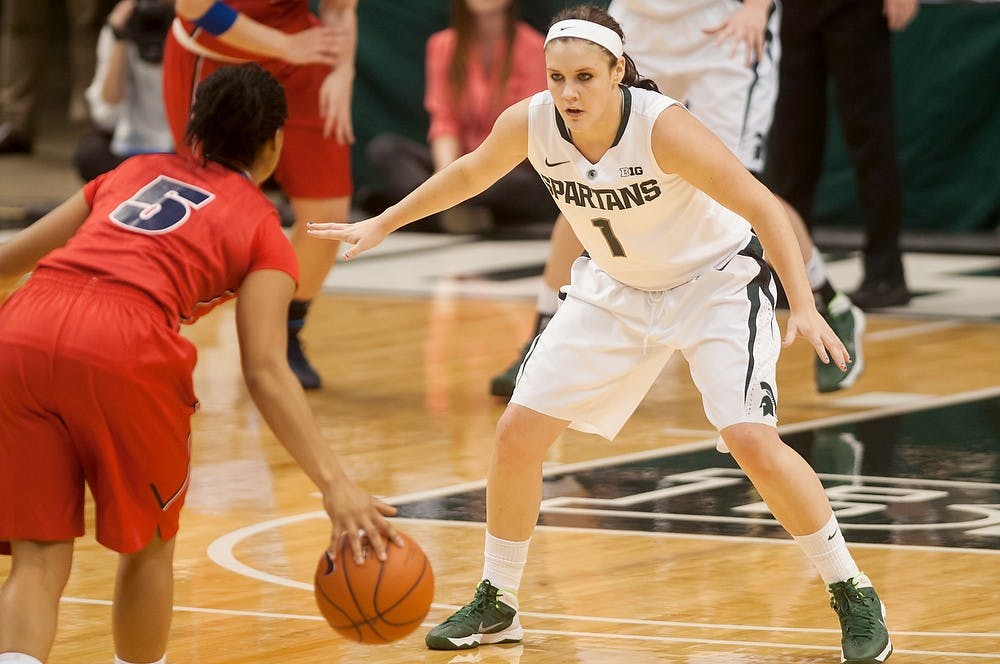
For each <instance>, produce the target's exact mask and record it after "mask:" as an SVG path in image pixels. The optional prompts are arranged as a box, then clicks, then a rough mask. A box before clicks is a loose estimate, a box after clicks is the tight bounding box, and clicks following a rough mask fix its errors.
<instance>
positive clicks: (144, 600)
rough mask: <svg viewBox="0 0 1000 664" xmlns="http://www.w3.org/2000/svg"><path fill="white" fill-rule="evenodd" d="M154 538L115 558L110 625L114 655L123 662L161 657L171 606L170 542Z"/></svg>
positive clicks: (172, 596) (172, 545) (171, 554)
mask: <svg viewBox="0 0 1000 664" xmlns="http://www.w3.org/2000/svg"><path fill="white" fill-rule="evenodd" d="M175 541H176V539H175V538H171V539H170V540H168V541H166V542H164V541H163V540H161V539H160V536H159V534H157V535H155V536H154V537H153V539H152V541H150V543H149V544H148V545H147V546H146V548H144V549H143V550H142V551H139V552H137V553H131V554H124V555H121V556H119V558H118V577H117V578H116V579H115V598H114V605H113V606H112V610H111V624H112V631H113V633H114V640H115V654H116V655H117V656H118V657H120V658H121V659H123V660H125V661H127V662H155V661H157V660H159V659H160V658H161V657H163V653H164V652H166V649H167V638H168V636H169V634H170V618H171V613H172V611H173V604H174V571H173V562H174V542H175Z"/></svg>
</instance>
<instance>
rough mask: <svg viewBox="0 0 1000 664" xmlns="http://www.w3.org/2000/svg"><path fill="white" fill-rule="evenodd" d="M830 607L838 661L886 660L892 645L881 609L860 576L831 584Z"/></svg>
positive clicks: (869, 585)
mask: <svg viewBox="0 0 1000 664" xmlns="http://www.w3.org/2000/svg"><path fill="white" fill-rule="evenodd" d="M828 590H829V591H830V606H832V607H833V610H834V611H836V612H837V617H838V618H840V631H841V632H842V633H843V637H842V638H841V640H840V661H841V662H849V663H851V664H878V663H879V662H884V661H885V660H887V659H889V655H891V654H892V643H891V642H890V641H889V630H888V629H886V626H885V605H884V604H882V602H881V600H879V598H878V595H877V594H875V589H874V588H873V587H872V582H871V581H870V580H869V579H868V577H867V576H865V575H864V574H858V575H857V576H856V577H854V578H853V579H848V580H847V581H840V582H838V583H834V584H831V585H830V587H829V588H828Z"/></svg>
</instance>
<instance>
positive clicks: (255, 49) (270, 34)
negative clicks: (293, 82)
mask: <svg viewBox="0 0 1000 664" xmlns="http://www.w3.org/2000/svg"><path fill="white" fill-rule="evenodd" d="M215 4H216V2H215V1H214V0H177V2H176V4H175V10H176V12H177V15H178V16H180V17H182V18H185V19H187V20H189V21H194V22H198V21H199V20H200V19H202V18H203V17H204V16H205V15H206V13H207V12H209V11H210V10H211V9H212V7H213V5H215ZM222 4H225V3H222ZM226 6H227V7H228V5H226ZM217 36H218V37H219V39H220V40H221V41H222V42H223V43H225V44H228V45H229V46H234V47H236V48H239V49H241V50H243V51H249V52H250V53H255V54H257V55H261V56H264V57H269V58H277V59H282V58H283V55H284V54H285V53H287V52H288V51H289V47H288V39H289V36H288V35H287V34H285V33H284V32H282V31H281V30H276V29H274V28H271V27H268V26H266V25H264V24H263V23H260V22H258V21H255V20H253V19H252V18H250V17H248V16H246V15H245V14H242V13H240V14H238V15H237V16H236V20H235V22H234V23H233V24H232V26H231V27H229V28H228V29H226V30H225V31H224V32H222V33H221V34H218V35H217Z"/></svg>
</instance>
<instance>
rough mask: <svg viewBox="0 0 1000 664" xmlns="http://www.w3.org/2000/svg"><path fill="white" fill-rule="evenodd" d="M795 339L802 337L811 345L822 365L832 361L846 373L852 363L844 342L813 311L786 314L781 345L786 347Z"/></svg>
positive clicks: (816, 312) (817, 313)
mask: <svg viewBox="0 0 1000 664" xmlns="http://www.w3.org/2000/svg"><path fill="white" fill-rule="evenodd" d="M795 337H802V338H804V339H806V340H807V341H808V342H809V343H811V344H812V346H813V348H814V349H815V350H816V355H818V356H819V359H820V360H821V361H822V362H823V364H829V363H830V362H831V361H832V362H834V363H835V364H836V365H837V366H838V367H840V370H841V371H847V365H848V363H849V362H851V361H852V360H851V355H850V353H848V352H847V348H846V347H845V346H844V342H842V341H841V340H840V338H839V337H838V336H837V334H836V333H835V332H834V331H833V329H832V328H831V327H830V325H829V324H828V323H827V322H826V320H824V319H823V317H822V316H821V315H820V314H819V312H818V311H816V310H815V309H813V310H812V311H810V312H808V313H801V312H796V311H792V312H790V313H789V314H788V324H787V328H786V330H785V338H784V341H783V342H782V344H783V345H785V346H788V345H789V344H791V343H792V342H793V341H795Z"/></svg>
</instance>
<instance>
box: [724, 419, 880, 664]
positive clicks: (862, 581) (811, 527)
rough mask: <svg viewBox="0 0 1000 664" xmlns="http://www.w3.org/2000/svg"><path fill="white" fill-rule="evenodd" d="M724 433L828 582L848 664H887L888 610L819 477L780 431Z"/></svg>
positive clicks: (751, 428)
mask: <svg viewBox="0 0 1000 664" xmlns="http://www.w3.org/2000/svg"><path fill="white" fill-rule="evenodd" d="M721 434H722V438H723V440H724V441H725V443H726V446H727V447H728V448H729V451H730V453H731V454H732V455H733V458H734V459H735V460H736V462H737V463H738V464H739V465H740V468H742V469H743V472H745V473H746V474H747V477H748V478H750V481H751V482H752V483H753V485H754V488H755V489H757V492H758V493H759V494H760V496H761V498H763V499H764V502H765V503H767V506H768V508H769V509H770V510H771V513H772V514H773V515H774V517H775V518H776V519H777V520H778V521H779V522H780V523H781V525H782V526H783V527H784V528H785V530H787V531H788V532H789V534H791V535H792V537H794V538H795V540H796V542H798V544H799V545H800V546H801V547H802V549H803V552H804V553H805V554H806V555H807V556H808V557H809V560H810V562H812V563H813V566H814V567H815V568H816V570H817V571H818V572H819V573H820V575H821V576H822V577H823V580H824V581H825V582H826V584H827V587H828V589H829V592H830V594H831V596H832V605H833V608H834V609H835V610H836V612H837V615H838V617H839V619H840V623H841V630H842V634H843V638H842V641H841V647H842V657H843V658H844V661H846V662H858V663H861V662H868V663H871V662H884V661H885V660H886V659H888V657H889V655H891V654H892V644H891V642H890V640H889V632H888V630H887V629H886V626H885V607H884V605H883V604H882V602H881V600H879V598H878V595H877V594H876V593H875V589H874V588H873V587H872V585H871V581H870V580H869V579H868V577H867V576H865V575H864V574H862V573H861V572H860V571H859V570H858V566H857V563H855V561H854V559H853V558H852V557H851V554H850V553H849V552H848V550H847V543H846V542H845V541H844V536H843V534H842V533H841V532H840V527H839V525H838V524H837V520H836V518H835V517H834V515H833V509H832V508H831V506H830V501H829V499H828V498H827V496H826V492H825V491H824V490H823V485H822V484H821V483H820V481H819V478H818V477H817V476H816V473H815V472H814V471H813V470H812V468H811V467H810V466H809V464H808V463H806V461H805V459H803V458H802V457H801V456H799V454H798V453H797V452H796V451H795V450H793V449H791V448H790V447H788V446H787V445H785V443H784V442H782V440H781V439H780V438H779V437H778V432H777V430H776V429H775V428H774V427H771V426H768V425H765V424H749V423H744V424H735V425H732V426H729V427H726V428H724V429H722V431H721Z"/></svg>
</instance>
